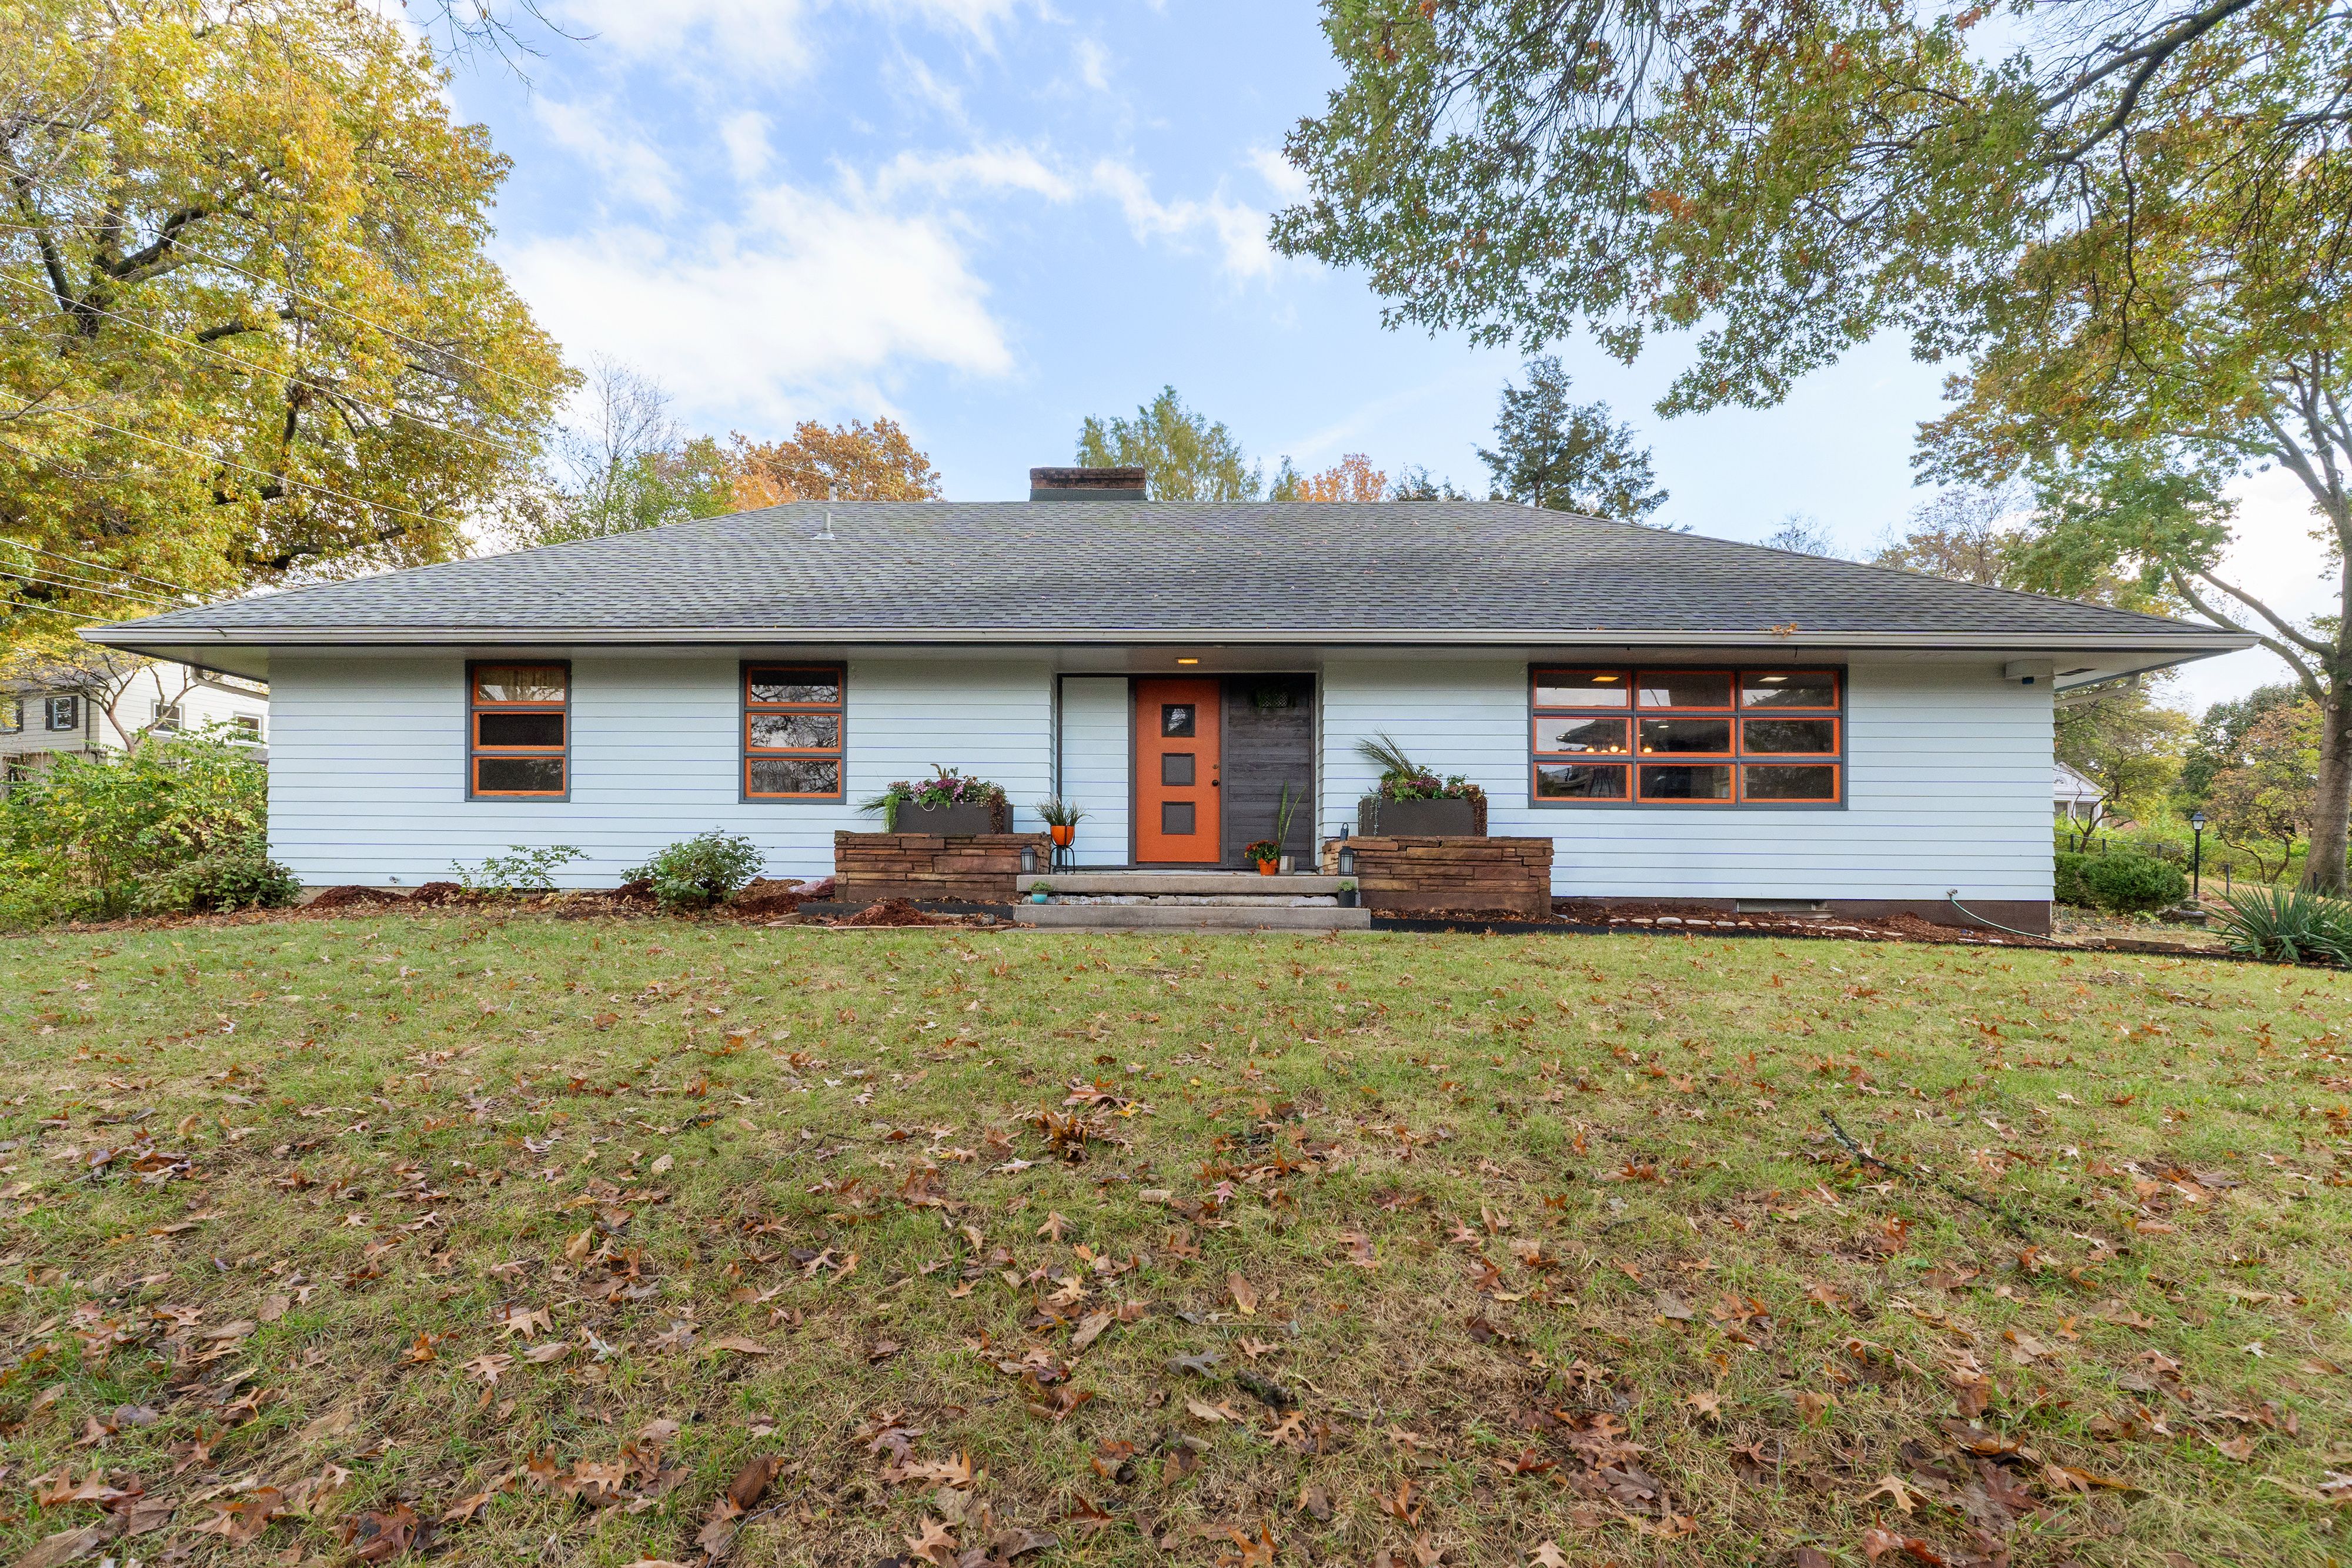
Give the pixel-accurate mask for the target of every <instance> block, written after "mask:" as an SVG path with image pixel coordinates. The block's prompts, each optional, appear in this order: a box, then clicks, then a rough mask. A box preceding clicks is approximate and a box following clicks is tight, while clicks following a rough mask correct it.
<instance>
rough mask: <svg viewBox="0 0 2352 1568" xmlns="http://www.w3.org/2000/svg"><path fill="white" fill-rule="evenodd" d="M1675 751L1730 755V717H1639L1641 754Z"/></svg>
mask: <svg viewBox="0 0 2352 1568" xmlns="http://www.w3.org/2000/svg"><path fill="white" fill-rule="evenodd" d="M1676 752H1684V753H1687V752H1697V753H1701V754H1703V755H1706V756H1713V757H1728V756H1729V755H1731V721H1730V720H1729V719H1727V718H1645V719H1643V721H1642V755H1643V756H1644V757H1657V756H1661V755H1668V754H1673V753H1676Z"/></svg>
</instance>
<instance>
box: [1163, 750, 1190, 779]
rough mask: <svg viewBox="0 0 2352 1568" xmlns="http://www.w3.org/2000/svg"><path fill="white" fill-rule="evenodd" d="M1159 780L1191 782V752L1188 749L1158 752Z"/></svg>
mask: <svg viewBox="0 0 2352 1568" xmlns="http://www.w3.org/2000/svg"><path fill="white" fill-rule="evenodd" d="M1160 782H1161V783H1162V784H1177V785H1188V784H1190V783H1192V753H1191V752H1189V751H1163V752H1161V753H1160Z"/></svg>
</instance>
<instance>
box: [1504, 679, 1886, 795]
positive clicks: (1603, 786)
mask: <svg viewBox="0 0 2352 1568" xmlns="http://www.w3.org/2000/svg"><path fill="white" fill-rule="evenodd" d="M1528 690H1529V695H1530V704H1529V712H1530V716H1531V717H1532V720H1533V734H1532V736H1531V737H1530V739H1529V742H1528V766H1529V769H1530V784H1529V791H1530V797H1531V799H1532V800H1533V802H1534V803H1535V804H1536V805H1538V806H1600V805H1609V806H1624V805H1653V806H1667V805H1673V806H1691V805H1707V806H1776V807H1789V806H1843V805H1844V804H1845V672H1843V670H1782V669H1764V670H1756V669H1736V668H1735V669H1701V668H1683V667H1680V666H1663V667H1659V668H1639V667H1625V666H1619V667H1614V668H1611V667H1601V668H1591V669H1584V668H1560V667H1544V666H1537V667H1535V668H1533V669H1531V670H1529V672H1528Z"/></svg>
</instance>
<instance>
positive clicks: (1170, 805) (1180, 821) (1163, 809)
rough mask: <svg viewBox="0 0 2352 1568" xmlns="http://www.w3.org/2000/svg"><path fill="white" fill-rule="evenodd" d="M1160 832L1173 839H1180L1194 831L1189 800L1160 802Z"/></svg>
mask: <svg viewBox="0 0 2352 1568" xmlns="http://www.w3.org/2000/svg"><path fill="white" fill-rule="evenodd" d="M1160 831H1161V832H1163V833H1166V834H1168V835H1170V836H1171V837H1173V838H1181V837H1182V836H1183V835H1185V834H1187V833H1190V832H1192V831H1195V828H1194V825H1193V817H1192V801H1190V800H1162V801H1160Z"/></svg>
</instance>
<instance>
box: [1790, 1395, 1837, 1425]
mask: <svg viewBox="0 0 2352 1568" xmlns="http://www.w3.org/2000/svg"><path fill="white" fill-rule="evenodd" d="M1836 1408H1837V1396H1835V1395H1833V1394H1800V1395H1798V1396H1797V1413H1798V1414H1799V1415H1801V1416H1803V1417H1804V1418H1805V1419H1806V1420H1808V1421H1818V1420H1820V1419H1821V1418H1822V1415H1823V1414H1824V1413H1825V1412H1828V1411H1831V1410H1834V1409H1836Z"/></svg>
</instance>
